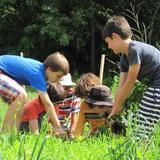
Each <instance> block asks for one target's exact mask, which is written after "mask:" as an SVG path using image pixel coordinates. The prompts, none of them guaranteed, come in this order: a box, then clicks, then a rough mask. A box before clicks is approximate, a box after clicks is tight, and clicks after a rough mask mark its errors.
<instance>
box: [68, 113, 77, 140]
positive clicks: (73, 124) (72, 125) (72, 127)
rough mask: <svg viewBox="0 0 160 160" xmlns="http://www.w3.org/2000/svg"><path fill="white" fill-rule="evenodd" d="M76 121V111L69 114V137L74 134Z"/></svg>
mask: <svg viewBox="0 0 160 160" xmlns="http://www.w3.org/2000/svg"><path fill="white" fill-rule="evenodd" d="M77 121H78V112H75V113H72V114H71V128H70V132H69V134H70V137H71V138H72V137H73V136H74V135H73V132H74V130H75V128H76V125H77Z"/></svg>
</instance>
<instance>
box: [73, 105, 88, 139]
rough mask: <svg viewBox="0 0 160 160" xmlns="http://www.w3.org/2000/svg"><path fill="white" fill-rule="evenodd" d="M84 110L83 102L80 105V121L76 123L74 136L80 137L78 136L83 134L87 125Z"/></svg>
mask: <svg viewBox="0 0 160 160" xmlns="http://www.w3.org/2000/svg"><path fill="white" fill-rule="evenodd" d="M84 110H85V105H84V103H82V104H81V107H80V113H79V117H78V121H77V124H76V128H75V130H74V132H73V133H74V137H78V136H81V135H82V134H83V131H84V126H85V122H86V119H85V115H84Z"/></svg>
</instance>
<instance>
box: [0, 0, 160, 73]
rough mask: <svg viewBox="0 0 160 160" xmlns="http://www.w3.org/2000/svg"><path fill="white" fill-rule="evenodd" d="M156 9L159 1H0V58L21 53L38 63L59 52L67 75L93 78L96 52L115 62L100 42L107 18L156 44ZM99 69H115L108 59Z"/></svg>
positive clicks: (158, 16) (159, 18) (96, 68)
mask: <svg viewBox="0 0 160 160" xmlns="http://www.w3.org/2000/svg"><path fill="white" fill-rule="evenodd" d="M159 8H160V2H159V0H154V1H153V0H145V1H141V0H107V1H105V0H101V1H98V0H87V1H84V0H77V1H75V0H67V1H59V0H47V1H46V0H1V1H0V22H1V23H0V33H1V34H0V54H6V53H12V54H19V53H20V52H21V51H23V52H24V55H25V57H32V58H36V59H38V60H41V61H43V60H44V59H45V58H46V56H47V55H48V54H50V53H52V52H54V51H57V50H58V51H63V52H64V53H65V54H66V57H67V58H68V60H69V62H70V65H71V72H72V73H75V72H78V73H82V72H88V71H92V72H94V73H96V74H98V72H99V64H100V55H101V54H102V53H103V54H106V56H107V58H109V59H111V60H112V61H114V62H116V63H117V62H118V60H119V57H115V56H114V55H113V54H110V53H111V51H110V50H107V49H106V47H105V44H104V42H103V40H102V38H101V29H102V28H103V26H104V24H105V22H106V20H107V18H108V17H110V16H112V15H113V14H121V15H124V16H125V17H126V18H127V19H128V20H129V22H130V24H131V26H132V27H133V31H134V33H135V34H136V35H137V36H136V37H135V38H136V39H138V38H141V39H142V40H144V41H148V43H151V44H153V45H156V46H158V45H159V39H160V34H158V33H159V23H160V14H159V13H160V11H159ZM129 11H131V13H130V12H129ZM133 12H135V14H136V15H135V17H133V15H132V13H133ZM128 15H129V16H128ZM132 18H133V19H132ZM135 19H136V21H134V20H135ZM137 22H139V24H138V25H137ZM136 29H138V31H137V30H136ZM141 31H142V32H141ZM105 65H106V68H107V69H106V72H109V70H111V71H113V70H114V71H115V70H116V67H115V65H113V64H111V63H110V62H109V61H106V64H105ZM110 75H111V76H113V74H112V73H111V74H110Z"/></svg>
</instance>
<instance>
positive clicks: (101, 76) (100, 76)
mask: <svg viewBox="0 0 160 160" xmlns="http://www.w3.org/2000/svg"><path fill="white" fill-rule="evenodd" d="M104 61H105V54H102V55H101V65H100V71H99V78H100V82H101V84H103V72H104Z"/></svg>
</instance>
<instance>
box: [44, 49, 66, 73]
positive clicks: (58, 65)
mask: <svg viewBox="0 0 160 160" xmlns="http://www.w3.org/2000/svg"><path fill="white" fill-rule="evenodd" d="M44 66H45V69H47V68H48V67H50V68H51V69H52V70H53V71H55V72H58V71H61V72H63V73H64V75H66V74H67V73H68V72H69V63H68V61H67V59H66V57H65V56H64V55H63V54H61V53H60V52H55V53H52V54H50V55H49V56H48V57H47V58H46V60H45V61H44Z"/></svg>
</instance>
